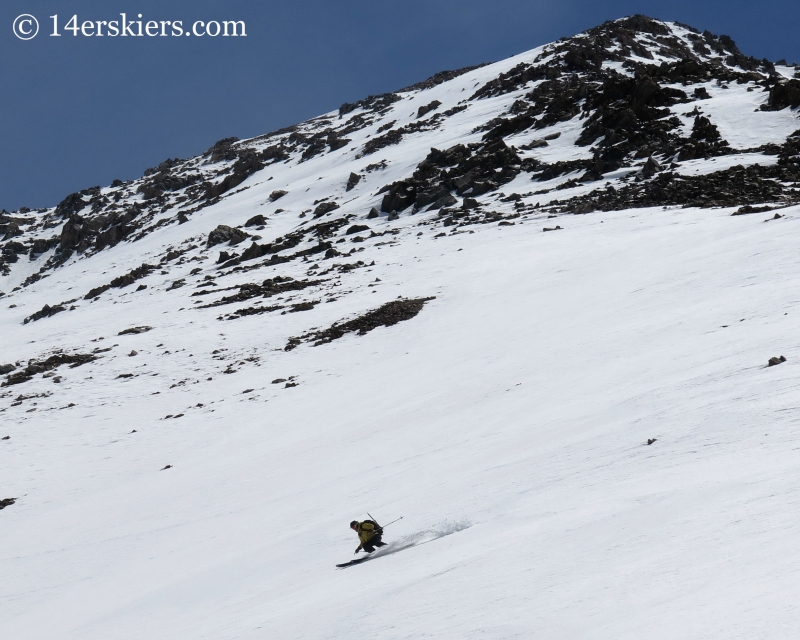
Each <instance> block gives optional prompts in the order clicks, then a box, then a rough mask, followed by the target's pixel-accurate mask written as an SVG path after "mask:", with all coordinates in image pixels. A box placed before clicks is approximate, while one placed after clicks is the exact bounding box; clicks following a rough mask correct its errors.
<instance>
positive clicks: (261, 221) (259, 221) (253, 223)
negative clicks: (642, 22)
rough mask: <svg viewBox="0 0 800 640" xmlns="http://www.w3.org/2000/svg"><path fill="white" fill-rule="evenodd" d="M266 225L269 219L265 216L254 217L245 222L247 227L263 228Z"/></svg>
mask: <svg viewBox="0 0 800 640" xmlns="http://www.w3.org/2000/svg"><path fill="white" fill-rule="evenodd" d="M265 224H267V219H266V218H265V217H264V216H263V215H261V214H258V215H256V216H253V217H252V218H250V219H249V220H248V221H247V222H245V223H244V226H245V227H259V226H263V225H265Z"/></svg>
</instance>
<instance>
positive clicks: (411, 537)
mask: <svg viewBox="0 0 800 640" xmlns="http://www.w3.org/2000/svg"><path fill="white" fill-rule="evenodd" d="M471 526H472V522H470V521H469V520H462V521H457V522H449V521H447V520H445V521H444V522H441V523H439V524H436V525H434V526H432V527H430V528H428V529H425V530H423V531H419V532H417V533H412V534H408V535H404V536H401V537H400V538H399V539H397V540H393V541H392V542H387V543H386V546H385V547H381V548H380V549H377V550H375V552H374V553H371V554H370V555H369V558H368V560H376V559H377V558H382V557H384V556H390V555H393V554H395V553H398V552H400V551H405V550H406V549H410V548H411V547H418V546H420V545H423V544H427V543H428V542H433V541H434V540H438V539H439V538H444V537H445V536H449V535H452V534H454V533H458V532H459V531H463V530H464V529H469V528H470V527H471ZM384 535H385V534H384ZM387 537H388V536H387Z"/></svg>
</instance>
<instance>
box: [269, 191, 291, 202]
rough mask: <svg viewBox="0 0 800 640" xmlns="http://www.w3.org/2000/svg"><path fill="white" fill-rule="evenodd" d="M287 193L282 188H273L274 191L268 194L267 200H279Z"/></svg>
mask: <svg viewBox="0 0 800 640" xmlns="http://www.w3.org/2000/svg"><path fill="white" fill-rule="evenodd" d="M287 193H289V192H288V191H284V190H283V189H275V191H273V192H272V193H270V194H269V200H270V202H275V201H276V200H280V199H281V198H282V197H283V196H285V195H286V194H287Z"/></svg>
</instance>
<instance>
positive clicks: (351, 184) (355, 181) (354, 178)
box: [345, 173, 361, 191]
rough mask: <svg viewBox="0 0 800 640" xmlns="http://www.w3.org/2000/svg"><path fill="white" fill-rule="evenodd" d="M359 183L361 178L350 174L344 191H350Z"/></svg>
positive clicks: (355, 174)
mask: <svg viewBox="0 0 800 640" xmlns="http://www.w3.org/2000/svg"><path fill="white" fill-rule="evenodd" d="M359 182H361V176H360V175H358V174H357V173H350V177H349V178H348V179H347V187H346V188H345V191H351V190H352V189H353V188H354V187H355V186H356V185H357V184H358V183H359Z"/></svg>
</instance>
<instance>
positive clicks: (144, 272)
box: [83, 263, 158, 300]
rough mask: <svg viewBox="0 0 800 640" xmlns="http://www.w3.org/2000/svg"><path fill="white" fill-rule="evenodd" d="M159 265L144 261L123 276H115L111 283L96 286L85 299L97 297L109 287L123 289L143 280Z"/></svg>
mask: <svg viewBox="0 0 800 640" xmlns="http://www.w3.org/2000/svg"><path fill="white" fill-rule="evenodd" d="M157 268H158V267H154V266H153V265H151V264H147V263H144V264H142V265H140V266H138V267H136V268H135V269H133V270H132V271H129V272H128V273H126V274H125V275H123V276H119V277H118V278H114V279H113V280H112V281H111V282H110V283H109V284H104V285H102V286H100V287H95V288H94V289H92V290H91V291H89V293H87V294H86V295H85V296H84V297H83V299H84V300H91V299H92V298H96V297H97V296H99V295H100V294H101V293H104V292H105V291H108V290H109V289H112V288H115V289H122V288H124V287H127V286H129V285H132V284H133V283H134V282H136V281H137V280H141V279H142V278H145V277H147V276H148V275H150V274H151V273H152V272H153V271H155V270H156V269H157Z"/></svg>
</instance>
